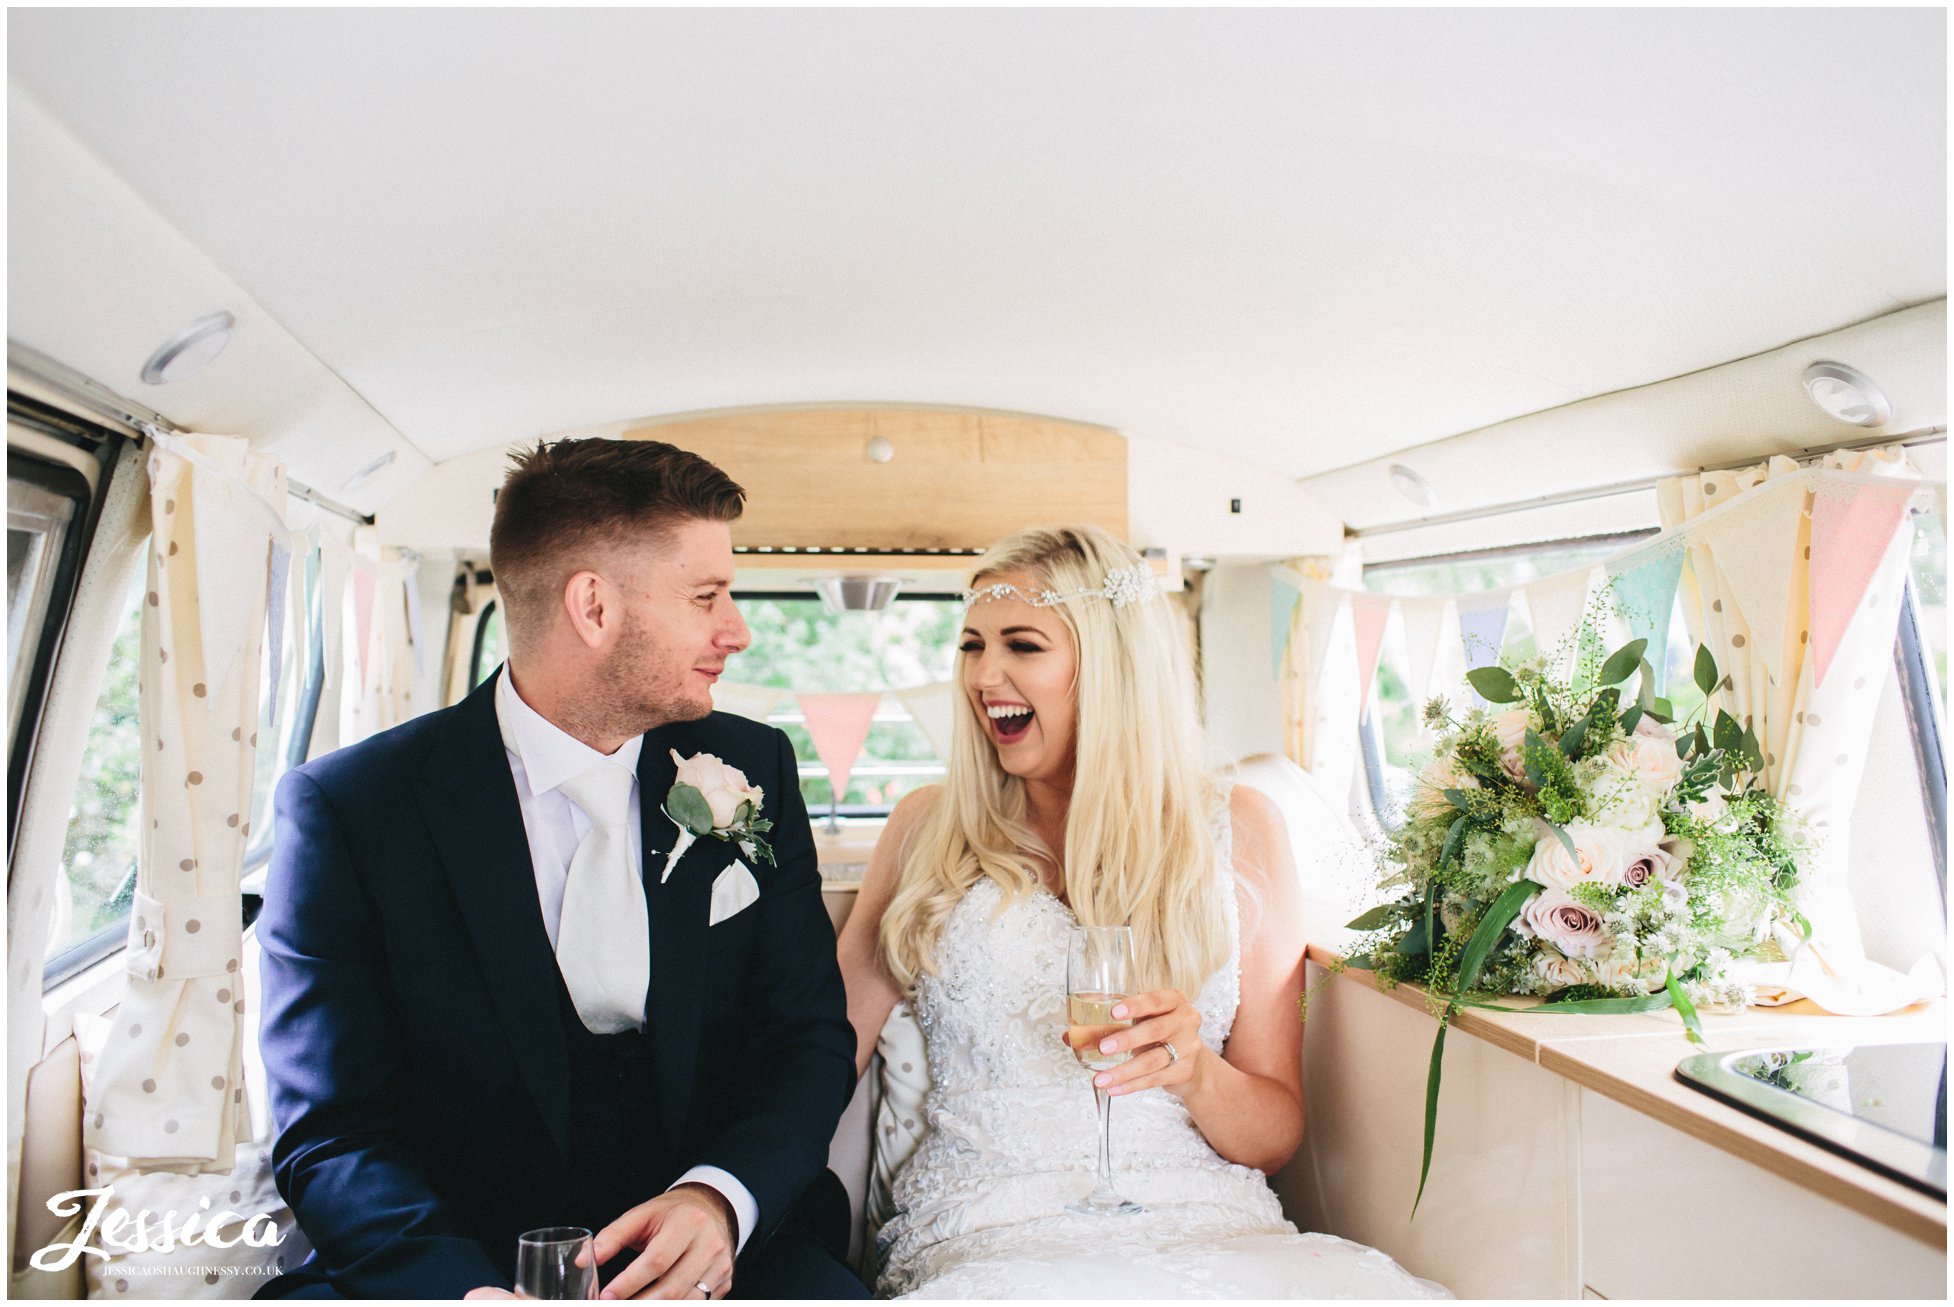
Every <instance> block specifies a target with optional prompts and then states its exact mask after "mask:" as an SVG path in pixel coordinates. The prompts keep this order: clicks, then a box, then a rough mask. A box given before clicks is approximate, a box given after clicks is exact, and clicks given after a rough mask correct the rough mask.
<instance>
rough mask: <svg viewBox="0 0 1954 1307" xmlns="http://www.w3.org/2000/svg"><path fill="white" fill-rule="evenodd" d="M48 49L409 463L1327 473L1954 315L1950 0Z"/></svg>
mask: <svg viewBox="0 0 1954 1307" xmlns="http://www.w3.org/2000/svg"><path fill="white" fill-rule="evenodd" d="M8 30H9V35H10V42H9V50H8V62H9V69H10V72H11V75H12V79H13V89H14V93H15V95H16V96H19V95H21V94H23V93H24V94H25V95H26V96H27V97H29V99H30V103H28V104H26V105H24V106H23V104H22V103H21V102H20V101H18V100H16V102H15V106H14V109H15V116H19V115H20V114H21V112H22V110H23V108H28V109H33V110H35V111H44V116H45V117H47V118H49V119H51V120H52V121H53V123H54V124H58V131H57V133H56V135H58V136H59V139H60V140H62V141H67V142H69V143H70V144H69V145H67V146H63V147H60V148H68V149H75V150H77V151H78V152H81V153H84V154H92V156H94V159H95V160H99V162H100V163H101V164H105V165H106V168H107V170H108V171H109V172H111V173H113V174H114V175H115V176H116V177H117V178H119V179H120V181H121V182H122V183H126V187H127V190H128V193H129V196H130V197H131V202H132V203H136V204H140V205H142V206H146V208H147V209H148V210H149V211H151V213H152V214H153V215H154V216H155V217H156V218H158V219H159V220H160V221H161V222H163V223H167V224H168V225H169V227H171V228H173V229H174V232H175V233H177V234H179V235H180V236H181V238H182V239H183V240H184V241H185V242H187V244H188V245H189V246H190V247H194V250H195V251H196V252H197V253H198V254H200V255H201V256H202V257H203V258H204V259H206V260H207V261H208V264H209V265H210V269H214V270H216V271H217V272H220V273H221V274H222V276H223V277H226V278H228V279H229V281H230V283H234V285H235V287H236V288H237V290H238V292H239V293H240V294H241V296H243V297H247V298H248V300H249V301H251V302H253V303H254V304H255V306H256V309H258V310H261V311H262V315H261V316H262V319H263V321H264V322H265V323H266V324H267V326H268V328H270V329H275V330H278V331H281V332H282V333H288V334H289V338H290V339H291V340H292V341H294V342H296V343H297V344H298V345H300V346H302V347H303V349H304V350H305V351H309V353H310V354H311V355H312V356H315V357H316V359H317V360H318V362H319V363H320V364H322V365H323V369H325V370H329V372H330V373H331V374H336V378H337V381H338V382H339V383H343V389H345V390H346V391H347V392H349V393H348V395H347V397H346V402H347V403H349V404H350V403H353V402H355V400H357V401H358V402H360V403H363V405H365V406H370V413H371V415H377V416H376V417H375V420H377V421H379V422H383V423H384V424H385V425H386V426H387V427H389V428H391V430H390V431H389V432H388V433H387V434H388V438H389V439H393V438H395V436H394V433H397V437H398V438H402V439H404V441H405V443H406V444H407V445H409V446H411V449H410V450H407V451H404V452H406V453H407V454H408V455H409V458H408V459H407V460H405V461H404V462H403V467H405V466H408V465H410V464H411V465H412V466H413V467H414V468H416V469H419V468H421V467H424V466H425V463H426V461H434V462H439V461H441V460H445V459H449V458H453V457H456V456H458V455H461V454H465V453H467V452H469V451H472V450H478V449H482V448H485V447H488V446H493V445H501V444H506V443H510V442H513V441H517V440H521V439H526V438H531V437H534V436H537V435H541V434H548V433H553V432H561V431H566V430H573V429H578V428H584V427H590V426H594V425H598V424H602V423H606V422H612V421H616V420H620V419H625V418H632V417H639V416H645V415H652V414H660V413H670V412H678V411H686V410H698V409H711V408H718V407H724V406H735V405H754V404H768V403H784V402H810V401H889V402H922V403H936V404H957V405H971V406H982V407H989V408H1001V409H1011V410H1017V411H1024V412H1034V413H1045V414H1052V415H1057V416H1061V417H1066V418H1071V419H1075V420H1080V421H1088V422H1096V423H1103V424H1106V425H1110V426H1114V427H1117V428H1120V429H1123V430H1127V431H1130V432H1135V433H1144V434H1146V435H1147V436H1150V437H1153V438H1157V439H1164V440H1169V441H1175V442H1180V443H1183V444H1186V445H1189V446H1194V447H1197V448H1205V449H1213V450H1217V451H1224V450H1225V451H1227V452H1228V453H1230V454H1231V455H1233V456H1234V457H1237V458H1241V459H1246V460H1249V461H1251V462H1254V463H1258V464H1261V465H1263V466H1266V467H1268V468H1270V469H1272V470H1274V471H1278V472H1281V473H1284V474H1287V475H1289V476H1296V477H1302V476H1309V475H1313V474H1319V473H1323V472H1326V471H1329V470H1332V469H1335V468H1339V467H1345V466H1349V465H1352V464H1356V463H1360V462H1363V461H1364V460H1367V459H1371V458H1375V457H1377V456H1379V455H1383V454H1386V453H1389V452H1392V451H1395V450H1400V449H1404V448H1407V447H1410V446H1414V445H1419V444H1422V443H1425V442H1428V441H1433V440H1437V439H1440V438H1443V437H1447V436H1452V435H1455V434H1457V433H1459V432H1463V431H1468V430H1471V429H1474V428H1478V427H1482V426H1485V425H1487V424H1491V423H1494V422H1499V421H1502V420H1505V419H1510V418H1513V417H1515V416H1518V415H1521V414H1526V413H1530V412H1535V411H1538V410H1541V409H1546V408H1551V407H1554V406H1556V405H1561V404H1565V403H1568V402H1570V401H1574V400H1578V399H1581V398H1584V397H1587V396H1593V395H1598V394H1602V393H1605V392H1609V391H1614V390H1619V389H1621V388H1624V387H1631V386H1638V385H1644V384H1647V383H1650V382H1654V381H1658V380H1661V379H1663V378H1666V377H1672V376H1677V375H1679V374H1683V373H1687V372H1691V371H1693V370H1696V369H1701V368H1705V367H1709V366H1711V365H1714V364H1718V363H1723V362H1726V361H1728V360H1731V359H1736V358H1740V357H1743V356H1747V355H1751V354H1755V353H1758V352H1760V351H1764V350H1769V349H1772V348H1774V347H1777V346H1780V345H1783V344H1785V343H1787V342H1790V341H1794V340H1798V339H1801V338H1803V337H1808V336H1812V335H1816V334H1818V333H1821V332H1826V331H1830V330H1834V329H1837V328H1839V327H1842V326H1846V325H1848V324H1851V323H1854V322H1859V321H1863V320H1866V319H1869V318H1873V317H1877V316H1879V315H1882V314H1886V313H1890V312H1892V311H1894V310H1896V309H1900V308H1902V307H1905V306H1907V305H1912V304H1918V303H1923V302H1927V301H1932V300H1935V299H1939V298H1941V297H1943V296H1944V294H1945V290H1946V263H1945V248H1946V245H1945V241H1946V155H1945V142H1946V119H1945V13H1944V11H1942V10H1930V9H1914V10H1891V9H1889V10H1815V9H1801V10H1783V9H1775V10H1764V9H1749V10H1722V11H1707V10H1705V11H1678V10H1667V11H1646V12H1638V11H1618V10H1597V9H1585V10H1569V11H1554V10H1542V9H1533V10H1500V11H1476V12H1475V11H1469V10H1450V11H1432V10H1423V11H1390V10H1356V11H1351V10H1313V11H1312V10H1302V11H1295V10H1246V11H1244V10H1236V11H1212V12H1205V11H1187V10H1071V11H1058V10H1052V11H1013V12H987V11H982V10H927V11H916V10H795V11H762V10H717V11H714V10H663V11H626V10H595V11H591V10H584V11H531V10H507V9H503V10H455V9H447V10H443V9H433V10H418V11H387V10H337V11H318V10H313V11H297V10H278V11H273V10H248V9H219V10H162V9H158V10H149V11H132V10H114V9H95V10H14V11H11V12H10V13H9V15H8ZM50 139H52V138H50ZM19 148H20V147H19V144H18V141H17V143H16V151H17V152H18V151H19ZM90 163H91V166H92V163H93V161H90ZM13 180H14V183H15V184H14V188H13V193H12V194H11V196H10V209H11V223H12V227H13V230H14V238H13V239H14V242H15V243H14V245H13V247H12V248H11V249H10V260H9V261H10V265H11V268H12V271H13V280H14V284H15V285H16V286H20V285H22V284H23V280H22V279H23V278H25V284H26V286H27V289H24V290H21V291H19V292H18V293H15V292H10V321H9V336H10V338H11V339H13V340H15V341H17V342H20V343H23V344H26V345H29V346H33V347H35V348H37V349H43V350H44V351H45V352H49V353H52V354H54V355H55V357H57V358H59V359H60V360H61V361H62V362H64V363H66V364H68V365H70V366H73V367H76V368H79V369H81V370H82V371H84V372H88V373H90V374H91V375H95V376H96V377H97V379H98V380H101V381H103V382H104V383H105V384H108V385H111V386H112V387H116V388H122V389H126V390H131V391H133V390H135V389H137V387H135V386H133V385H131V384H128V383H130V382H131V381H132V380H133V375H134V371H135V370H136V369H137V368H139V367H140V365H141V358H140V357H136V358H132V359H125V358H122V357H121V353H127V352H130V349H131V348H132V343H131V342H127V341H124V342H120V343H118V344H117V346H116V348H117V349H118V350H119V351H121V353H118V354H116V355H115V356H114V357H107V356H105V355H103V354H96V355H94V356H91V350H94V349H102V350H106V348H107V347H106V346H94V345H91V344H90V343H89V342H90V340H91V334H90V320H91V318H93V319H94V320H95V321H96V322H98V323H99V322H100V321H101V318H102V315H103V314H113V313H115V312H117V310H118V304H119V300H118V294H117V292H118V286H117V285H116V284H113V282H111V284H106V285H104V284H92V283H91V281H90V279H89V278H87V277H83V276H80V275H73V276H68V275H65V274H63V273H62V271H61V270H60V269H56V270H54V271H53V272H48V271H47V270H46V269H43V270H41V271H42V272H43V273H45V275H43V276H42V278H41V280H40V281H38V282H36V281H35V276H36V269H35V268H34V266H33V265H34V260H35V257H36V251H34V250H32V249H23V248H21V247H20V245H19V241H20V240H21V231H22V228H23V224H24V223H26V224H27V225H29V226H31V222H28V220H27V218H26V215H28V214H29V213H30V211H31V209H32V207H33V206H36V205H38V204H41V203H44V202H46V203H53V202H54V200H55V197H50V196H46V195H36V194H35V193H33V191H32V190H29V191H28V192H27V193H23V191H22V187H21V176H20V174H19V172H18V170H17V169H16V170H15V176H14V178H13ZM102 230H104V231H107V230H109V228H108V226H107V225H106V224H104V226H103V228H102ZM101 253H102V256H103V258H104V260H106V261H107V262H108V263H110V264H112V262H113V258H114V257H116V256H115V254H114V252H113V251H108V250H104V251H102V252H101ZM98 271H99V270H98ZM101 280H102V279H101V278H100V277H99V276H97V277H95V278H94V282H95V283H99V282H100V281H101ZM226 307H234V306H232V305H228V304H209V305H208V306H207V307H204V308H201V309H200V310H199V311H208V310H209V309H215V308H226ZM172 312H174V310H172ZM193 316H196V314H195V313H190V312H185V313H184V314H183V321H188V320H189V318H190V317H193ZM171 325H172V327H173V326H174V325H181V323H174V322H173V323H172V324H171ZM167 334H169V333H168V329H162V328H157V329H156V330H155V331H154V335H155V340H154V342H153V343H160V342H161V340H162V338H163V337H164V336H166V335H167ZM93 338H94V339H100V338H101V334H100V333H96V335H95V336H94V337H93ZM144 339H145V340H147V339H148V337H147V336H145V337H144ZM234 353H236V354H238V355H240V356H241V355H242V353H243V351H239V350H237V349H236V347H234ZM236 365H237V361H236V359H234V358H233V357H232V356H230V355H227V356H226V357H225V358H221V359H220V360H219V361H218V363H217V364H216V365H215V366H214V367H213V368H212V370H211V373H212V375H211V384H212V385H216V384H219V383H221V382H222V381H223V378H222V376H221V373H222V370H223V369H225V368H226V367H227V366H236ZM105 374H106V375H105ZM125 374H126V375H125ZM232 382H233V384H235V385H240V386H242V385H248V384H249V380H248V378H244V377H234V378H233V379H232ZM141 397H142V398H143V399H145V400H146V401H148V402H150V403H152V404H154V405H155V406H156V407H157V408H159V409H160V410H162V411H163V412H165V413H170V412H171V406H170V403H169V400H170V396H169V393H168V391H167V390H161V391H145V393H144V394H143V395H142V396H141ZM159 397H160V398H159ZM192 407H194V406H192ZM173 416H174V415H173ZM192 416H195V415H194V414H193V415H192ZM268 420H269V418H267V417H266V416H264V415H262V414H261V415H255V416H254V415H252V414H245V415H242V416H241V417H240V418H236V419H234V420H233V425H232V427H231V429H234V430H246V431H247V433H248V434H254V435H262V436H267V437H274V438H275V437H277V436H278V435H280V434H281V433H280V432H277V431H268V430H253V429H252V428H253V426H254V423H255V424H257V425H259V426H262V425H263V423H264V422H265V421H268ZM304 458H305V451H304V450H303V449H302V448H300V449H294V450H293V456H292V461H293V464H294V471H295V474H302V473H303V472H304V471H305V465H304ZM342 461H343V460H342ZM322 488H325V487H322Z"/></svg>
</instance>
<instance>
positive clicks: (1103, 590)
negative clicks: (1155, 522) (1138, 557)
mask: <svg viewBox="0 0 1954 1307" xmlns="http://www.w3.org/2000/svg"><path fill="white" fill-rule="evenodd" d="M1159 593H1160V582H1159V581H1157V580H1155V579H1154V575H1153V569H1152V568H1151V567H1148V566H1147V565H1146V564H1145V563H1135V564H1134V565H1133V566H1131V567H1115V568H1114V569H1113V570H1112V571H1110V572H1108V573H1106V580H1105V582H1104V583H1103V584H1102V585H1100V586H1099V587H1098V588H1097V589H1093V590H1073V591H1070V592H1069V593H1066V594H1060V593H1059V592H1058V591H1056V590H1025V589H1023V588H1021V587H1019V586H1015V585H1011V584H1009V583H1000V584H997V585H984V586H978V587H977V588H976V589H975V590H966V591H964V592H963V601H964V603H965V604H966V605H969V604H977V603H987V602H989V601H990V600H992V599H1016V600H1017V601H1018V602H1019V603H1024V604H1030V605H1031V606H1032V607H1033V608H1050V607H1052V606H1054V605H1056V604H1069V603H1075V602H1077V601H1078V600H1081V599H1104V600H1105V601H1106V602H1107V603H1110V604H1111V605H1112V606H1113V607H1115V608H1124V607H1126V606H1127V605H1128V604H1131V603H1138V602H1139V601H1140V600H1142V599H1152V598H1154V597H1155V596H1157V595H1158V594H1159Z"/></svg>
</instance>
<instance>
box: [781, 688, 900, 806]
mask: <svg viewBox="0 0 1954 1307" xmlns="http://www.w3.org/2000/svg"><path fill="white" fill-rule="evenodd" d="M794 698H795V699H796V700H797V701H798V702H799V703H800V705H801V711H802V712H803V713H805V714H806V715H807V733H808V734H809V735H810V736H812V737H813V739H814V751H815V752H816V753H818V754H820V755H821V762H822V765H823V766H825V767H826V768H827V769H828V787H829V789H831V790H832V791H833V792H834V801H835V802H836V803H840V802H841V797H842V795H843V794H845V793H847V791H848V773H849V772H850V771H852V770H853V769H854V766H855V759H857V758H859V757H860V756H861V754H862V745H863V744H865V743H866V742H867V741H868V728H869V726H870V725H871V724H873V722H874V721H875V708H876V705H877V704H879V703H881V701H882V696H881V695H879V694H797V695H795V696H794Z"/></svg>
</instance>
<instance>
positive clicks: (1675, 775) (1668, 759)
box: [1607, 713, 1683, 797]
mask: <svg viewBox="0 0 1954 1307" xmlns="http://www.w3.org/2000/svg"><path fill="white" fill-rule="evenodd" d="M1607 756H1608V757H1609V758H1610V759H1611V760H1614V761H1615V762H1616V763H1617V765H1618V766H1620V767H1621V768H1622V769H1623V770H1624V771H1629V772H1633V773H1634V774H1636V775H1638V776H1640V777H1641V778H1642V781H1643V783H1644V784H1646V785H1647V786H1648V787H1649V788H1650V789H1651V790H1653V791H1654V792H1655V793H1656V795H1657V796H1658V797H1660V796H1661V795H1664V794H1667V793H1668V792H1669V788H1670V786H1672V785H1674V784H1675V783H1676V782H1677V781H1678V780H1680V779H1681V778H1682V774H1683V760H1682V759H1681V758H1680V757H1678V756H1677V755H1676V733H1675V732H1674V731H1672V730H1670V729H1669V728H1668V727H1667V726H1664V725H1663V724H1662V723H1661V722H1659V721H1657V720H1656V719H1655V718H1653V717H1651V716H1649V715H1648V714H1647V713H1644V714H1643V715H1642V716H1641V717H1640V718H1639V719H1638V720H1637V721H1636V723H1635V731H1634V733H1633V734H1631V735H1630V736H1629V737H1628V738H1627V739H1625V740H1622V741H1620V742H1619V743H1617V744H1613V745H1611V746H1609V749H1608V755H1607Z"/></svg>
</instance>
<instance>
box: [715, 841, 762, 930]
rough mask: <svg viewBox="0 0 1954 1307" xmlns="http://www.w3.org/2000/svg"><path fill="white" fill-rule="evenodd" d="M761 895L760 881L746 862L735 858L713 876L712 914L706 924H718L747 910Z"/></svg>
mask: <svg viewBox="0 0 1954 1307" xmlns="http://www.w3.org/2000/svg"><path fill="white" fill-rule="evenodd" d="M759 897H760V882H759V881H757V880H755V879H753V873H752V872H750V871H748V870H747V869H746V864H745V863H744V862H741V861H740V860H739V859H738V858H734V859H733V861H732V863H731V864H730V865H729V866H728V867H727V868H726V870H724V871H722V872H720V873H719V874H718V875H717V876H715V877H714V878H713V882H712V916H711V918H710V919H709V920H708V921H707V922H706V924H707V925H708V926H717V925H718V924H719V923H720V922H722V921H724V920H726V918H728V917H731V916H735V915H737V914H739V913H741V912H744V911H746V909H747V908H748V907H749V906H751V905H752V903H753V901H754V900H755V899H757V898H759Z"/></svg>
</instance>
